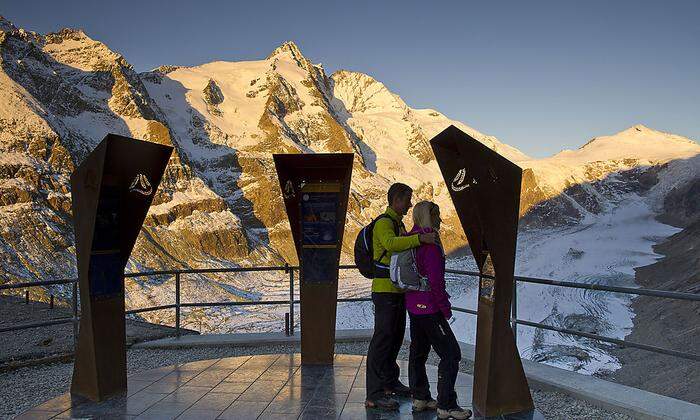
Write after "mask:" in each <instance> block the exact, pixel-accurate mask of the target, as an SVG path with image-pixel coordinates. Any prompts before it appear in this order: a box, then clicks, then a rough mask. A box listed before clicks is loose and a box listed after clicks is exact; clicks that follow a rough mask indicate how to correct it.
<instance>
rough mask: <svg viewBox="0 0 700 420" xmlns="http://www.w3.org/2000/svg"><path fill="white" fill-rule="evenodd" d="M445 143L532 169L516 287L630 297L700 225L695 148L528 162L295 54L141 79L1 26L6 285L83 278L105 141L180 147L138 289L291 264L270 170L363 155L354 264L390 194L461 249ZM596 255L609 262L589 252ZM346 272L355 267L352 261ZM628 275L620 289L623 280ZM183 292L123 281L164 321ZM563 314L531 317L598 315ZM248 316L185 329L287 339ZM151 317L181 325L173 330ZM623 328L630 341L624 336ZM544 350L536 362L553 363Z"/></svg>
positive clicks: (635, 147) (630, 138) (684, 143)
mask: <svg viewBox="0 0 700 420" xmlns="http://www.w3.org/2000/svg"><path fill="white" fill-rule="evenodd" d="M449 125H455V126H457V127H458V128H460V129H461V130H463V131H465V132H467V133H469V134H471V135H472V136H473V137H475V138H476V139H478V140H479V141H481V142H483V143H484V144H486V145H487V146H489V147H490V148H492V149H493V150H496V151H497V152H499V153H501V154H503V155H504V156H505V157H507V158H509V159H511V160H512V161H514V162H516V163H517V164H519V165H520V166H521V167H523V168H524V179H523V186H522V187H523V188H522V190H523V193H522V202H521V209H520V210H521V215H522V219H521V220H522V235H521V238H520V245H519V246H520V253H519V261H518V264H519V267H518V271H519V272H520V273H523V274H530V275H540V276H550V277H558V278H568V279H579V280H581V281H593V279H594V278H598V276H599V275H600V274H601V273H603V272H606V270H607V273H608V274H610V273H613V275H611V276H610V277H609V278H610V279H611V280H610V281H611V282H615V281H624V282H628V281H629V278H628V277H629V276H630V274H629V273H630V272H631V270H632V268H633V267H635V266H638V265H643V264H646V263H647V262H648V261H649V260H650V258H651V259H653V258H654V254H653V252H652V251H651V248H650V244H651V243H653V242H654V241H655V240H656V239H657V238H660V237H666V236H669V235H671V234H673V233H675V232H676V231H677V229H676V228H672V227H669V226H668V225H663V224H661V223H659V222H658V221H656V220H655V218H656V216H658V215H661V214H664V215H672V216H674V217H676V218H675V219H674V220H690V219H692V218H693V217H694V216H695V215H696V213H697V210H696V209H697V201H694V200H692V199H691V200H688V199H687V196H688V194H687V191H690V189H691V186H692V185H694V184H693V182H697V179H698V177H699V176H700V160H699V158H698V156H700V146H699V145H698V144H697V143H695V142H694V141H692V140H689V139H686V138H683V137H680V136H676V135H672V134H667V133H662V132H659V131H655V130H652V129H650V128H647V127H644V126H641V125H638V126H634V127H631V128H629V129H627V130H624V131H622V132H620V133H617V134H615V135H612V136H607V137H598V138H595V139H593V140H591V141H590V142H588V143H587V144H586V145H584V146H583V147H581V148H580V149H578V150H575V151H563V152H561V153H559V154H557V155H555V156H552V157H550V158H546V159H532V158H530V157H528V156H527V155H525V154H523V153H522V152H520V151H519V150H517V149H516V148H514V147H511V146H508V145H506V144H503V143H501V142H500V141H498V139H496V138H494V137H492V136H488V135H485V134H482V133H480V132H478V131H477V130H475V129H473V128H471V127H469V126H467V125H465V124H463V123H461V122H459V121H454V120H451V119H449V118H447V117H446V116H445V115H443V114H441V113H440V112H438V111H435V110H432V109H414V108H411V107H410V106H408V105H407V104H406V103H405V102H404V101H403V100H402V99H401V98H400V97H399V96H398V95H396V94H394V93H392V92H391V91H390V90H389V89H388V88H387V87H386V86H385V85H383V84H382V83H381V82H379V81H377V80H375V79H373V78H372V77H371V76H368V75H366V74H362V73H359V72H353V71H347V70H343V71H338V72H335V73H333V74H332V75H330V76H329V75H327V74H326V72H325V71H324V69H323V67H322V66H321V65H318V64H314V63H313V62H312V61H310V60H309V59H307V58H306V57H305V56H304V55H303V54H302V52H301V51H300V50H299V48H298V47H297V46H296V45H295V44H294V43H292V42H286V43H284V44H282V45H281V46H279V47H278V48H276V49H275V50H274V51H272V53H271V54H270V55H269V56H268V57H266V58H264V59H261V60H257V61H244V62H212V63H207V64H203V65H200V66H195V67H177V66H162V67H159V68H157V69H154V70H152V71H149V72H145V73H137V72H135V71H134V69H133V67H132V66H131V65H130V64H129V63H128V62H127V61H126V59H125V58H124V57H122V56H121V55H120V54H118V53H116V52H114V51H112V50H110V49H109V48H108V46H106V45H104V44H103V43H101V42H99V41H96V40H93V39H91V38H90V37H88V36H87V35H86V34H85V33H83V32H82V31H79V30H71V29H66V30H62V31H60V32H58V33H53V34H47V35H41V34H37V33H34V32H30V31H26V30H23V29H18V28H15V27H14V26H13V25H12V24H11V23H10V22H8V21H7V20H4V19H2V18H0V247H2V248H1V249H2V252H0V262H1V263H2V270H0V281H2V282H8V281H9V282H16V281H28V280H33V279H48V278H60V277H74V276H75V275H76V271H75V259H74V248H73V232H72V224H71V214H70V186H69V182H68V180H69V175H70V173H71V172H72V170H73V169H74V167H75V166H76V165H77V164H78V163H79V162H80V161H81V160H82V159H83V158H84V157H85V156H86V154H87V153H89V152H90V151H91V150H92V148H94V147H95V146H96V145H97V143H98V142H99V141H100V140H101V139H102V138H103V137H104V135H105V134H106V133H108V132H112V133H117V134H122V135H126V136H130V137H135V138H139V139H144V140H148V141H153V142H159V143H164V144H170V145H173V146H174V147H175V153H174V155H173V157H172V158H171V161H170V163H169V165H168V168H167V169H166V174H165V176H164V178H163V181H162V183H161V185H160V188H159V189H158V192H157V194H156V197H155V199H154V202H153V206H152V207H151V209H150V210H149V213H148V216H147V219H146V222H145V225H144V227H143V230H142V234H141V235H140V237H139V240H138V242H137V245H136V247H135V250H134V252H133V254H132V258H131V260H130V263H129V266H128V267H127V270H130V271H142V270H145V269H165V268H181V267H217V266H219V267H228V266H238V265H241V266H252V265H261V264H281V263H284V262H290V263H295V259H296V258H295V255H294V250H293V244H292V243H291V236H290V235H289V226H288V222H287V220H286V216H285V214H284V211H283V207H282V206H281V203H282V200H281V197H280V192H279V187H278V184H277V180H276V175H275V172H274V166H273V164H272V154H273V153H313V152H349V153H353V154H354V155H355V161H354V168H353V169H354V170H353V181H352V186H351V193H350V194H351V198H350V203H349V213H348V219H347V226H346V233H345V239H344V241H345V244H344V246H345V249H346V250H348V251H349V250H350V249H351V245H352V242H353V241H354V238H355V234H356V232H357V231H358V230H359V228H360V227H361V226H362V225H363V224H365V223H366V222H367V221H369V220H370V219H371V218H372V217H374V216H376V215H377V214H378V213H379V212H381V211H382V210H383V208H384V206H385V204H384V203H385V193H386V190H387V188H388V186H389V185H390V184H391V183H393V182H395V181H401V182H405V183H407V184H409V185H411V186H412V187H414V189H415V191H416V194H415V195H416V198H415V200H414V202H415V201H417V200H420V199H431V200H434V201H436V202H437V203H438V204H440V206H441V207H442V208H443V213H444V218H445V224H444V228H443V232H442V236H443V241H444V243H445V244H446V247H447V248H448V250H455V249H457V248H463V247H464V245H465V237H464V234H463V232H462V229H461V227H460V226H459V223H458V221H457V218H456V216H455V213H454V209H453V207H452V204H451V202H450V199H449V194H448V193H447V190H446V188H445V184H444V182H443V181H442V179H441V175H440V171H439V169H438V167H437V164H436V162H435V160H434V157H433V154H432V151H431V149H430V146H429V144H428V141H429V139H430V138H431V137H433V136H434V135H435V134H437V133H439V132H440V131H441V130H443V129H444V128H446V127H447V126H449ZM693 191H695V190H693ZM694 206H695V207H694ZM681 210H683V212H684V213H683V214H680V212H681ZM669 217H670V216H669ZM613 228H615V229H613ZM618 228H619V229H618ZM586 235H588V236H586ZM626 235H627V236H626ZM553 238H556V239H557V241H558V242H557V241H554V240H553ZM596 243H605V244H606V246H605V247H600V249H598V250H594V249H584V248H586V247H587V246H593V245H592V244H596ZM344 259H345V261H346V262H349V261H350V258H349V253H347V254H346V255H344ZM451 264H453V265H464V264H468V260H465V259H461V258H458V259H455V260H453V261H452V262H451ZM635 264H636V265H635ZM618 272H622V273H626V274H625V275H626V276H627V277H624V276H623V277H624V279H623V280H620V279H621V277H619V276H617V275H616V274H615V273H618ZM616 279H617V280H616ZM367 289H368V282H366V281H364V280H358V279H357V277H356V276H355V275H353V274H352V273H344V275H343V280H342V281H341V293H343V294H346V295H357V296H360V295H364V294H366V293H367ZM469 290H473V288H472V289H469ZM173 291H174V284H173V279H172V278H170V277H167V276H165V277H162V278H150V279H144V278H136V279H129V280H127V294H128V296H127V306H128V307H140V306H151V305H157V304H164V303H170V302H172V300H173ZM54 292H59V293H60V290H57V289H55V290H54ZM457 292H459V291H456V292H455V293H457ZM183 293H184V296H185V298H183V300H200V301H210V302H211V301H216V300H250V299H253V300H254V299H261V298H266V299H267V298H271V299H274V298H276V297H279V298H282V296H285V293H287V291H286V277H283V276H280V275H279V274H262V275H261V274H255V275H251V276H246V275H242V274H236V275H207V276H204V275H201V276H199V275H188V276H186V277H184V278H183ZM469 293H471V292H469V291H467V292H465V293H462V296H463V299H467V298H468V297H469V296H470V295H469ZM543 293H544V292H543ZM552 293H553V294H552ZM557 293H559V292H551V293H550V292H546V293H545V294H547V297H549V298H551V299H553V298H555V297H557V296H561V295H557ZM540 298H541V296H540ZM570 298H571V299H569V300H567V302H573V303H572V304H570V305H568V306H567V305H563V306H565V308H562V305H561V304H558V305H555V307H552V306H551V305H550V306H547V305H539V306H538V309H537V310H533V311H531V312H530V313H531V315H532V316H533V319H535V320H537V321H541V320H543V319H547V318H549V319H560V318H561V319H565V318H566V314H565V315H562V316H561V317H560V318H557V317H556V316H555V315H557V314H560V315H561V314H562V313H570V314H581V313H584V312H585V313H584V315H588V314H589V312H590V311H589V312H586V310H587V309H586V308H587V307H586V306H585V302H586V299H588V298H587V297H583V298H580V297H579V296H574V297H570ZM567 299H568V298H567ZM526 301H527V298H525V299H524V300H521V302H526ZM552 301H555V299H554V300H552ZM521 304H522V303H521ZM627 304H628V302H621V303H620V304H619V305H618V306H615V305H617V303H614V302H613V303H610V302H607V301H606V302H603V303H601V304H600V305H598V306H596V307H597V308H598V309H596V310H600V308H605V309H604V310H611V309H610V308H613V309H612V310H615V311H619V312H620V313H621V314H622V315H620V317H618V318H620V319H622V321H621V322H622V323H623V324H624V323H626V322H627V323H628V321H629V319H631V316H632V314H631V313H630V312H629V310H628V309H626V308H628V305H627ZM611 305H612V306H611ZM589 306H590V305H589ZM358 307H359V309H361V311H365V313H368V312H367V308H365V307H362V306H361V305H356V306H352V305H344V306H343V307H341V309H340V314H341V317H340V321H339V322H340V327H342V326H343V323H346V324H348V326H350V325H352V326H357V325H359V324H358V323H361V322H362V321H360V320H359V319H360V318H362V317H361V315H358V312H357V311H356V309H358ZM245 308H246V309H245V310H238V309H230V308H226V309H210V310H206V311H204V310H201V311H194V310H193V311H192V312H189V313H187V314H186V317H185V318H186V322H190V326H194V327H200V326H201V328H202V329H204V330H217V331H222V330H228V329H233V328H236V329H238V330H240V329H250V330H252V329H261V328H268V327H269V328H272V326H274V328H278V326H279V322H280V320H281V319H283V317H282V316H281V315H280V313H279V311H282V312H283V310H282V309H280V310H279V311H278V310H273V311H270V310H267V309H262V308H254V307H245ZM168 312H170V311H168ZM240 313H246V314H248V315H250V314H251V313H254V314H255V316H248V317H239V316H236V315H238V314H240ZM350 313H352V316H351V315H349V314H350ZM359 313H361V312H359ZM346 314H347V317H346V316H345V315H346ZM598 315H599V318H604V319H605V320H606V322H608V321H609V319H610V318H611V317H608V318H605V314H598ZM552 316H554V318H552ZM148 317H149V318H148V319H150V320H162V321H165V322H170V321H172V314H171V313H163V314H159V313H151V314H149V315H148ZM460 322H462V321H460ZM464 322H465V324H464V331H469V329H468V328H469V327H468V326H467V325H466V322H467V321H464ZM553 322H554V321H553ZM557 322H559V321H557ZM561 322H564V321H561ZM200 323H201V324H200ZM625 325H626V324H625ZM615 328H617V330H615V331H613V333H616V334H618V335H624V331H625V330H624V328H626V327H625V326H624V325H623V326H621V327H619V328H618V327H615ZM466 335H468V333H465V336H466ZM534 339H535V338H534V337H530V338H528V340H530V342H532V340H534ZM537 339H538V340H540V341H538V342H542V343H544V341H542V340H543V339H542V338H541V337H540V338H537ZM545 341H546V340H545ZM535 347H536V346H534V347H533V348H534V350H533V353H532V354H535V356H536V355H537V354H542V351H540V350H538V349H537V348H535ZM538 348H539V349H543V348H544V347H542V346H540V347H538Z"/></svg>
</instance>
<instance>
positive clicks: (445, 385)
mask: <svg viewBox="0 0 700 420" xmlns="http://www.w3.org/2000/svg"><path fill="white" fill-rule="evenodd" d="M412 194H413V190H412V189H411V188H410V187H409V186H408V185H405V184H401V183H395V184H393V185H392V186H391V187H390V188H389V191H388V194H387V196H388V197H387V198H388V207H387V209H386V212H385V213H384V214H382V215H380V216H379V217H378V218H376V219H375V220H374V221H373V222H372V223H370V224H369V225H368V226H367V227H366V228H365V229H363V231H361V232H360V236H358V241H357V244H356V249H357V247H358V246H360V245H362V241H363V240H364V246H365V249H369V253H370V254H371V257H372V270H371V274H370V275H371V276H372V278H373V280H372V302H373V304H374V335H373V336H372V341H371V342H370V344H369V349H368V352H367V398H366V402H365V405H366V407H368V408H377V409H384V410H395V409H397V408H398V406H399V403H398V402H397V401H396V400H395V399H394V398H393V397H394V396H410V397H412V398H413V409H414V410H415V411H423V410H435V409H437V411H438V412H437V414H438V417H439V418H450V417H452V418H456V419H467V418H469V417H470V416H471V411H470V410H468V409H463V408H461V407H460V406H459V405H458V403H457V394H456V393H455V389H454V385H455V381H456V379H457V372H458V369H459V361H460V360H461V352H460V348H459V344H458V343H457V340H456V338H455V336H454V334H453V332H452V329H451V328H450V324H449V322H448V319H450V318H451V317H452V311H451V305H450V302H449V297H450V296H449V295H448V294H447V291H446V290H445V254H444V251H443V248H442V245H441V242H440V237H439V229H440V223H441V220H440V208H439V207H438V206H437V204H435V203H433V202H430V201H421V202H419V203H417V204H416V205H415V207H414V208H413V228H412V229H411V230H410V231H408V232H407V231H406V228H405V226H404V224H403V222H402V218H403V216H405V215H406V214H407V213H408V210H409V209H410V208H411V207H412V203H411V198H412ZM368 242H369V243H368ZM408 250H413V252H411V253H410V256H411V258H412V262H414V264H412V265H413V266H414V267H415V269H416V270H417V274H416V275H417V276H418V277H419V278H420V279H421V281H423V282H424V287H413V288H408V289H407V288H403V287H400V286H402V285H403V284H402V283H401V282H400V281H399V282H398V283H397V281H396V278H395V277H396V276H394V275H393V274H390V269H394V267H392V262H391V261H392V255H398V254H400V253H402V252H405V251H408ZM357 259H358V258H357V251H356V260H357ZM394 263H396V261H394ZM358 266H360V264H358ZM361 271H362V270H361ZM366 271H367V270H365V271H363V274H364V275H366V276H368V274H367V273H366ZM406 311H408V315H409V318H410V334H411V346H410V354H409V365H408V376H409V386H406V385H404V384H402V383H401V382H400V380H399V376H400V368H399V366H398V364H397V363H396V358H397V356H398V353H399V350H400V349H401V345H402V344H403V340H404V333H405V328H406ZM431 347H432V348H433V350H435V352H436V353H437V354H438V356H439V357H440V364H439V366H438V383H437V401H436V400H434V399H433V398H432V397H431V394H430V388H429V384H428V377H427V374H426V369H425V363H426V361H427V359H428V353H429V352H430V348H431Z"/></svg>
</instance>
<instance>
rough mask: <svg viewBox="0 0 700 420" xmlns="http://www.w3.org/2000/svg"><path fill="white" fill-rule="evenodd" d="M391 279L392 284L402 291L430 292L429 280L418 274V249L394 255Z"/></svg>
mask: <svg viewBox="0 0 700 420" xmlns="http://www.w3.org/2000/svg"><path fill="white" fill-rule="evenodd" d="M389 277H390V278H391V283H393V285H394V286H396V287H397V288H399V289H401V290H411V291H420V292H427V291H429V290H430V284H429V283H428V278H427V277H425V276H423V275H421V274H420V273H419V272H418V264H417V263H416V248H413V249H409V250H406V251H402V252H397V253H394V254H392V256H391V264H390V265H389Z"/></svg>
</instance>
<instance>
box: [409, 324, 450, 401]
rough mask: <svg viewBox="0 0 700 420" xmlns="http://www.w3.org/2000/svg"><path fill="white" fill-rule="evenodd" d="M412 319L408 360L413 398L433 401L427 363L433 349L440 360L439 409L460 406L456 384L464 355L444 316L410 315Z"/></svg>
mask: <svg viewBox="0 0 700 420" xmlns="http://www.w3.org/2000/svg"><path fill="white" fill-rule="evenodd" d="M409 316H410V317H411V349H410V353H409V356H408V381H409V386H410V387H411V393H412V394H413V398H415V399H418V400H428V399H430V388H429V387H428V375H427V374H426V372H425V362H426V361H427V360H428V353H430V346H433V349H434V350H435V353H437V355H438V356H440V364H439V365H438V383H437V391H438V395H437V396H438V398H437V403H438V407H439V408H442V409H450V408H454V407H455V406H456V405H457V394H456V393H455V382H456V381H457V372H458V370H459V361H460V360H461V359H462V353H461V351H460V349H459V343H457V339H456V338H455V336H454V334H453V333H452V329H451V328H450V324H449V323H448V322H447V320H446V319H445V316H444V315H443V314H442V312H438V313H435V314H428V315H413V314H409Z"/></svg>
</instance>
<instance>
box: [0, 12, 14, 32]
mask: <svg viewBox="0 0 700 420" xmlns="http://www.w3.org/2000/svg"><path fill="white" fill-rule="evenodd" d="M15 30H17V28H16V27H15V25H13V24H12V22H10V21H9V20H7V19H5V18H4V17H3V16H2V15H0V31H5V32H12V31H15Z"/></svg>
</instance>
